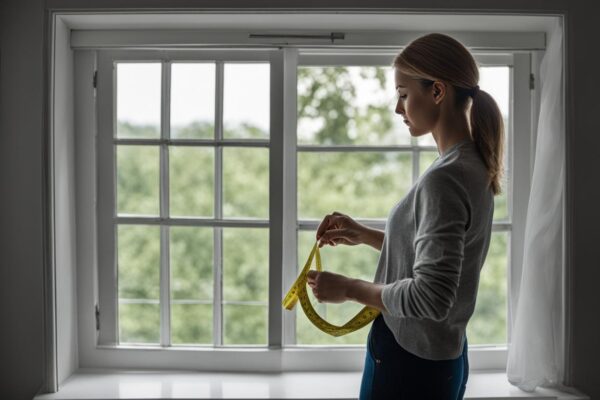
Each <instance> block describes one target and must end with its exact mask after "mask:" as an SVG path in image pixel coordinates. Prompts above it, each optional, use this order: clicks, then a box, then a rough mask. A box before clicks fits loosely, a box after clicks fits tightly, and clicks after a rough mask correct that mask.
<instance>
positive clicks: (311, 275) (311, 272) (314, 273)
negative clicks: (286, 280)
mask: <svg viewBox="0 0 600 400" xmlns="http://www.w3.org/2000/svg"><path fill="white" fill-rule="evenodd" d="M318 273H319V271H315V270H314V269H311V270H309V271H308V272H307V273H306V277H307V278H308V279H315V278H316V277H317V274H318Z"/></svg>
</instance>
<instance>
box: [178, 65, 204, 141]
mask: <svg viewBox="0 0 600 400" xmlns="http://www.w3.org/2000/svg"><path fill="white" fill-rule="evenodd" d="M214 120H215V64H209V63H173V64H172V65H171V137H172V138H173V139H212V138H214Z"/></svg>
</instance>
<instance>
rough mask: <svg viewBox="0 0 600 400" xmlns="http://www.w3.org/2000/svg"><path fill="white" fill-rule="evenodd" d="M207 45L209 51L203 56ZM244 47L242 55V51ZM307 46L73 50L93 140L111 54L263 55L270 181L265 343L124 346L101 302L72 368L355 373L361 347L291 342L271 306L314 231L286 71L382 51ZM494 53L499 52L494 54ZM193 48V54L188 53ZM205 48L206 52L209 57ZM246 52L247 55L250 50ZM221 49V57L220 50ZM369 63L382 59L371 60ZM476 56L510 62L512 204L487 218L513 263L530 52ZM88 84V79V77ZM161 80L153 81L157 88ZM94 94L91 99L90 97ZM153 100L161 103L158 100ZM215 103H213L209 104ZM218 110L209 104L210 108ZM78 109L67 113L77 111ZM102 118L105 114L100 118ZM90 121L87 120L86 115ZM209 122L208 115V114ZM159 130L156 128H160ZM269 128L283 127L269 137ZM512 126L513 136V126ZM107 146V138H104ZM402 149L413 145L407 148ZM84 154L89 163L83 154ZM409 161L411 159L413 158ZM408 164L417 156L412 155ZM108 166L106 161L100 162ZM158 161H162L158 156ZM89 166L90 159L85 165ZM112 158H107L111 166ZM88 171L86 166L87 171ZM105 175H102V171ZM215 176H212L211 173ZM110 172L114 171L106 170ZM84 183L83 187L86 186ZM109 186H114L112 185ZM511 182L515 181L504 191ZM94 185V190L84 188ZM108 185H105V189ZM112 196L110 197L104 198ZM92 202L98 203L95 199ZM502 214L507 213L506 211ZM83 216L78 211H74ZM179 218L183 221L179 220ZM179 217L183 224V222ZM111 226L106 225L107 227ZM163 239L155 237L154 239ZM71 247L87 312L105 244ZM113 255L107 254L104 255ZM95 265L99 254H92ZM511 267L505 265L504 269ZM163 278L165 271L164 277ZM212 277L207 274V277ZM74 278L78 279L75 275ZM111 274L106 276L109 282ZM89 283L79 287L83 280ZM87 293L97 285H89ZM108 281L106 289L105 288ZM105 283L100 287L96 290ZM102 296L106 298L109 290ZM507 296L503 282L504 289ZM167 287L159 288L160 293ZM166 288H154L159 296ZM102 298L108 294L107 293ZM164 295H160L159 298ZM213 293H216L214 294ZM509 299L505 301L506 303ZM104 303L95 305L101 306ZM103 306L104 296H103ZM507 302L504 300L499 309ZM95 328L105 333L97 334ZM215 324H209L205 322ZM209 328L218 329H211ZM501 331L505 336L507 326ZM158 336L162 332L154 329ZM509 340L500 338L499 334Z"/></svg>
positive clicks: (481, 357)
mask: <svg viewBox="0 0 600 400" xmlns="http://www.w3.org/2000/svg"><path fill="white" fill-rule="evenodd" d="M211 52H212V53H211ZM244 53H247V54H244ZM325 53H326V54H327V53H329V55H324V54H323V51H320V50H310V51H306V52H303V51H300V50H299V49H298V48H295V47H293V46H289V47H288V46H281V47H280V48H279V49H277V48H272V47H270V48H263V49H261V50H257V49H253V50H248V49H245V50H243V51H242V52H239V51H234V50H231V49H226V50H223V51H218V50H211V51H208V50H202V52H195V51H194V52H189V51H182V50H165V51H158V50H157V51H153V50H135V51H120V50H101V51H96V50H79V51H77V52H76V56H75V76H76V78H75V79H77V80H79V81H80V82H79V85H77V86H78V87H79V88H80V89H79V90H76V93H75V95H76V98H75V102H76V104H79V105H80V107H81V108H82V109H83V112H82V113H80V115H81V118H83V117H85V116H87V117H92V118H95V112H94V110H96V112H97V130H98V134H97V136H96V139H97V143H98V146H99V147H102V146H106V145H107V144H106V143H105V142H106V137H107V136H108V135H105V134H104V133H105V132H106V131H107V130H109V131H110V130H111V129H112V127H111V126H107V125H106V124H107V123H108V121H110V124H112V121H113V118H112V113H113V112H114V110H113V109H112V107H113V104H111V103H112V102H111V101H110V100H109V99H110V97H108V96H103V95H102V93H108V92H109V91H110V92H112V91H113V89H114V88H113V87H112V83H113V79H112V63H113V62H114V61H115V60H117V59H120V60H124V59H130V60H134V59H144V60H162V61H161V62H170V61H173V60H177V59H185V60H191V59H214V57H215V56H216V55H217V54H220V55H221V57H222V58H223V59H227V60H235V59H236V57H237V60H246V61H248V60H257V58H256V57H258V58H260V57H265V58H264V60H269V61H270V63H271V128H270V137H269V140H268V141H267V142H268V146H269V148H270V155H269V168H270V172H269V179H270V199H269V202H270V221H269V222H268V225H269V230H270V231H269V236H270V249H269V270H270V274H269V299H270V301H269V306H268V308H269V314H268V315H269V316H268V320H269V326H268V344H267V346H266V347H264V346H263V347H255V346H254V347H251V346H245V347H218V346H217V347H214V348H213V347H209V348H206V347H194V348H183V347H179V346H177V347H165V345H166V344H168V343H162V345H163V346H127V345H116V344H115V343H116V340H115V336H114V335H113V334H111V333H107V332H111V331H112V332H115V333H116V326H115V324H114V321H116V318H115V316H116V314H114V313H113V316H112V320H113V322H111V321H110V318H111V314H110V312H105V310H106V308H105V306H102V307H101V309H102V312H101V313H100V326H101V328H102V329H101V331H100V332H99V333H98V332H96V334H94V332H95V329H94V328H95V318H94V317H93V316H90V317H89V318H88V317H87V316H86V319H85V320H84V321H80V330H79V339H80V340H81V341H83V343H82V345H80V349H83V351H81V352H80V366H82V367H83V366H85V367H105V368H147V367H149V366H151V367H153V368H191V369H196V370H205V371H215V370H219V371H254V372H256V371H269V372H280V371H294V370H309V369H310V370H316V371H357V370H361V369H362V367H363V364H364V351H365V346H364V345H355V346H335V347H333V346H295V345H293V342H294V338H293V336H294V332H295V315H296V314H297V310H298V308H296V312H295V313H289V312H284V311H285V310H283V308H282V307H281V299H282V298H283V296H284V294H285V292H284V291H285V290H286V289H287V288H288V287H289V286H290V285H291V283H292V282H293V280H294V279H295V277H296V276H295V274H296V271H297V263H296V260H297V244H296V237H297V234H296V233H297V232H296V229H315V228H316V226H315V225H316V224H317V223H318V221H297V215H296V212H297V210H296V192H295V191H296V153H297V151H298V146H297V142H296V114H297V110H296V90H297V85H296V71H297V66H298V65H299V64H303V65H304V64H306V63H311V62H312V61H311V60H317V59H318V60H322V59H323V57H330V58H331V59H335V60H337V61H338V62H340V63H343V64H344V65H351V64H348V63H349V62H350V63H354V64H357V63H358V64H363V65H372V64H373V63H376V64H377V65H380V64H382V65H385V64H387V63H389V61H390V57H389V51H386V52H384V54H379V55H375V54H371V55H368V56H360V55H357V54H356V53H357V52H356V51H354V52H348V51H345V52H344V51H342V52H341V54H332V53H335V51H331V50H326V51H325ZM499 53H502V54H499ZM199 54H202V56H198V55H199ZM209 55H210V56H209ZM250 55H251V56H252V57H250ZM225 56H226V57H225ZM379 60H383V62H382V63H380V61H379ZM477 60H478V61H479V63H480V64H481V65H486V66H488V65H507V63H508V62H510V63H512V69H511V82H512V83H513V84H512V85H511V90H512V91H511V116H512V118H511V120H510V121H509V126H508V127H507V130H508V133H509V135H508V139H509V140H508V143H507V150H509V152H508V154H509V159H508V173H509V174H510V176H511V179H510V180H509V182H512V187H508V188H506V189H507V191H508V193H509V196H508V207H509V210H513V211H512V217H513V220H512V221H506V222H498V223H495V224H494V228H493V229H494V230H503V231H505V230H506V231H509V236H510V243H511V244H510V249H511V250H512V251H511V253H510V256H509V259H510V260H511V261H510V264H511V265H520V264H521V261H520V259H518V258H520V257H522V237H523V233H524V222H525V219H524V218H520V216H522V215H525V214H526V207H527V199H528V192H529V178H530V169H529V168H530V154H531V144H530V143H531V135H530V132H531V127H530V125H531V98H532V97H531V91H530V86H529V77H530V74H531V73H532V65H531V54H530V53H528V52H523V51H514V52H512V51H508V50H505V51H502V52H488V54H478V55H477ZM96 69H97V71H98V95H97V97H95V93H94V90H93V88H92V87H91V85H89V84H86V82H85V81H86V80H88V79H90V77H91V76H93V74H94V71H95V70H96ZM88 82H89V81H88ZM164 84H165V79H163V85H164ZM95 99H96V100H97V103H96V102H95ZM163 103H166V100H165V99H163ZM164 108H165V107H162V109H163V118H162V119H161V121H162V122H161V123H162V124H163V127H164V124H168V121H167V120H166V119H165V118H164V115H165V114H164V112H165V110H164ZM217 108H218V107H217ZM217 112H218V111H217ZM80 115H77V116H76V118H77V117H79V116H80ZM109 115H111V116H110V117H109ZM92 121H93V120H92ZM217 121H218V119H217ZM76 125H77V126H82V125H87V129H86V131H85V132H80V133H78V134H80V135H84V136H87V137H88V138H90V135H91V137H92V138H93V137H94V136H95V135H96V132H95V130H96V126H95V124H94V123H82V122H81V121H80V122H79V123H77V122H76ZM163 131H164V129H163ZM277 132H282V133H283V134H281V135H278V134H277ZM514 132H517V133H518V134H517V135H514V134H513V133H514ZM108 137H109V139H108V140H109V141H112V136H108ZM241 142H242V141H235V143H231V144H235V145H236V146H237V145H253V146H255V145H260V146H264V145H265V143H263V142H264V141H263V142H261V143H246V141H243V142H244V144H242V143H241ZM86 143H87V146H88V152H89V150H92V153H93V152H94V151H93V148H94V146H95V144H94V141H93V140H89V139H88V140H86ZM108 145H109V146H110V145H111V143H109V144H108ZM411 151H416V152H417V153H418V149H414V148H411ZM86 161H91V160H86ZM98 161H99V162H100V163H105V162H106V160H104V161H102V160H98ZM413 161H414V160H413ZM416 161H417V162H418V159H417V160H416ZM108 162H112V163H114V160H108ZM163 162H164V161H163ZM91 164H95V163H91ZM112 165H114V164H112ZM78 168H80V169H83V170H85V171H86V173H84V174H82V176H87V177H97V178H98V187H97V190H98V192H97V193H102V194H103V195H106V194H105V193H110V191H109V192H105V190H106V189H107V187H106V186H103V184H102V183H101V182H105V183H104V185H105V184H106V182H107V181H110V179H111V178H110V177H106V176H103V172H102V171H101V170H98V171H95V167H93V166H91V165H89V164H88V165H78ZM90 168H91V170H90ZM515 171H528V172H529V173H527V174H524V173H521V174H515V173H514V172H515ZM104 175H105V174H104ZM217 175H218V174H217ZM112 179H114V177H112ZM92 186H93V185H92ZM113 187H114V185H113ZM513 187H514V188H517V190H515V191H514V195H511V194H512V193H513V190H512V189H513ZM94 190H95V189H94ZM111 191H112V189H111ZM113 198H114V197H113ZM88 200H89V201H88V202H87V203H86V204H78V218H79V217H81V218H89V216H90V215H95V211H94V207H95V204H94V203H95V202H96V198H95V193H92V195H91V196H89V198H88ZM101 203H102V202H101V201H99V202H98V205H99V206H100V204H101ZM107 212H108V211H107V210H106V209H103V208H102V207H100V208H99V210H98V213H99V214H98V215H99V216H100V215H104V216H106V215H110V214H107ZM510 213H511V211H509V214H510ZM84 215H87V217H84ZM98 222H99V221H94V222H93V223H92V225H91V226H92V228H91V229H92V230H95V228H93V227H95V226H96V225H95V224H96V223H98ZM361 222H363V223H365V224H367V225H369V226H372V227H376V228H379V229H383V227H384V224H385V221H381V220H362V221H361ZM182 223H186V222H185V221H182ZM207 223H208V224H217V225H219V224H221V226H237V225H236V224H237V223H240V224H243V226H248V225H247V224H246V222H244V221H230V220H227V221H217V220H216V219H215V220H213V221H207ZM186 224H187V223H186ZM258 224H259V225H260V226H265V225H264V224H265V222H264V221H262V222H258ZM98 229H99V230H98V237H97V239H99V240H100V241H102V239H101V237H106V235H110V234H112V233H111V232H110V229H108V228H107V227H106V226H101V225H98ZM111 229H112V228H111ZM161 240H164V239H161ZM80 250H81V251H83V252H87V254H88V256H87V257H86V256H84V257H83V258H84V259H88V260H93V262H90V263H89V264H85V265H80V266H79V269H80V271H81V273H82V274H83V276H82V277H81V279H83V280H85V281H86V282H88V283H93V282H97V283H101V288H102V289H101V290H99V291H98V292H92V293H85V294H82V295H79V296H78V297H79V300H80V304H81V306H82V307H83V308H84V309H85V310H89V311H91V310H94V309H95V304H96V299H106V297H107V296H109V298H112V299H113V300H114V302H115V303H116V301H117V298H116V286H114V284H113V285H112V287H111V280H110V276H105V275H103V274H102V273H99V274H98V276H95V275H96V273H98V271H99V269H97V265H96V262H98V260H99V259H98V258H97V256H96V254H98V256H100V257H102V260H104V257H107V255H108V257H114V247H113V248H112V250H111V249H110V248H109V249H108V252H106V251H107V250H106V249H105V248H103V246H100V247H98V248H96V246H95V244H94V243H92V241H90V242H88V243H86V244H85V245H84V246H82V247H80ZM111 254H113V255H111ZM101 262H104V261H101ZM511 268H512V267H511ZM510 271H511V269H509V271H508V275H509V276H508V279H509V285H510V284H511V279H512V278H511V277H512V276H513V275H514V276H520V274H511V272H510ZM165 272H166V271H165V270H164V269H163V270H162V271H161V279H165ZM166 278H167V279H168V277H166ZM215 279H216V277H215ZM80 281H81V280H80ZM114 282H115V280H112V283H114ZM87 286H88V287H90V286H89V285H87ZM93 287H94V291H95V290H97V286H96V284H95V283H94V284H93ZM106 288H109V289H106ZM105 290H106V291H105ZM111 293H112V295H111ZM509 293H510V286H509ZM167 294H168V293H167ZM165 295H166V294H165V293H163V291H162V289H161V299H162V298H163V296H165ZM111 296H112V297H111ZM167 298H168V296H167ZM215 299H216V297H215ZM509 301H510V300H509ZM102 304H104V302H103V303H102ZM109 304H110V302H109ZM508 308H509V309H510V307H508ZM166 317H168V314H166V313H164V312H163V313H162V316H161V320H162V319H163V318H166ZM105 329H106V330H107V331H105ZM215 329H219V328H218V327H215ZM218 333H219V332H218ZM509 334H510V333H509ZM161 336H162V335H161ZM509 342H510V336H509ZM332 351H335V354H336V357H331V352H332ZM469 357H470V363H471V369H472V370H476V369H480V370H484V369H504V368H505V365H506V359H507V348H506V346H492V347H488V346H486V347H483V346H470V349H469Z"/></svg>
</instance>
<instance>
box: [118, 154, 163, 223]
mask: <svg viewBox="0 0 600 400" xmlns="http://www.w3.org/2000/svg"><path fill="white" fill-rule="evenodd" d="M158 151H159V149H158V147H157V146H130V145H123V146H116V153H117V213H118V214H141V215H158V214H159V199H160V196H159V187H160V184H159V168H160V166H159V152H158Z"/></svg>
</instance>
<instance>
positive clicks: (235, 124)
mask: <svg viewBox="0 0 600 400" xmlns="http://www.w3.org/2000/svg"><path fill="white" fill-rule="evenodd" d="M224 70H225V71H224V75H225V76H224V98H223V137H224V138H226V139H231V138H237V139H266V138H268V137H269V127H270V104H271V102H270V96H271V90H270V87H271V83H270V65H269V64H259V63H253V64H225V67H224Z"/></svg>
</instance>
